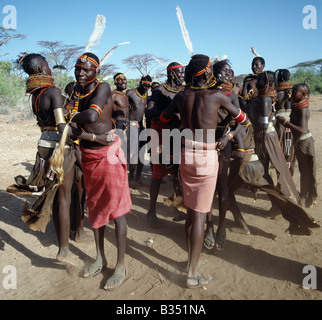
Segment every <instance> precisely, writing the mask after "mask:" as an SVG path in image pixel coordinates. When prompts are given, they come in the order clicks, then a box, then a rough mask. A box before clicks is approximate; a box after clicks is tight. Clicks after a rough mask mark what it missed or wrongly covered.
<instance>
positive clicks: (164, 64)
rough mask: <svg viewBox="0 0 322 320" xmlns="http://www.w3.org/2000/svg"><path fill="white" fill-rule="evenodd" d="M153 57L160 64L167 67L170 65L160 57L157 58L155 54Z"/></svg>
mask: <svg viewBox="0 0 322 320" xmlns="http://www.w3.org/2000/svg"><path fill="white" fill-rule="evenodd" d="M153 59H154V60H155V61H156V62H157V63H158V64H161V65H162V66H165V67H167V66H168V64H167V63H166V62H164V61H161V60H160V59H158V58H156V57H154V56H153Z"/></svg>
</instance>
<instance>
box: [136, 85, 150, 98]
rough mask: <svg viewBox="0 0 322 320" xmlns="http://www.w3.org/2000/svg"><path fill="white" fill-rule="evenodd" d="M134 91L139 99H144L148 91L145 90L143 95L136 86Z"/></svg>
mask: <svg viewBox="0 0 322 320" xmlns="http://www.w3.org/2000/svg"><path fill="white" fill-rule="evenodd" d="M135 93H136V94H137V95H138V97H139V98H141V99H146V98H147V96H148V93H147V92H146V93H145V94H144V96H142V95H141V94H140V93H139V91H138V88H136V89H135Z"/></svg>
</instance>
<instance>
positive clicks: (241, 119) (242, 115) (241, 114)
mask: <svg viewBox="0 0 322 320" xmlns="http://www.w3.org/2000/svg"><path fill="white" fill-rule="evenodd" d="M233 120H235V121H236V122H237V123H241V124H243V123H244V122H245V121H246V120H247V116H246V114H245V113H244V112H243V111H242V110H241V109H240V110H239V114H238V116H237V117H236V118H233Z"/></svg>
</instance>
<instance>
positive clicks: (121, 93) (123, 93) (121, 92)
mask: <svg viewBox="0 0 322 320" xmlns="http://www.w3.org/2000/svg"><path fill="white" fill-rule="evenodd" d="M113 93H117V94H120V95H122V96H124V95H125V94H126V92H123V91H119V90H116V89H115V90H113Z"/></svg>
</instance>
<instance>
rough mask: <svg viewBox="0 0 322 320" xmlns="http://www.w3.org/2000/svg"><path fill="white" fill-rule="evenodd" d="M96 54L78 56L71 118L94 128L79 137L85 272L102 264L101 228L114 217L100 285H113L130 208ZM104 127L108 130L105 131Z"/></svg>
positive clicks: (120, 268) (120, 270) (119, 277)
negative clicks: (110, 260)
mask: <svg viewBox="0 0 322 320" xmlns="http://www.w3.org/2000/svg"><path fill="white" fill-rule="evenodd" d="M98 74H99V59H98V58H97V56H96V55H94V54H92V53H84V54H83V55H82V56H80V57H79V58H78V59H77V62H76V65H75V78H76V81H77V85H76V87H75V90H74V94H73V99H74V101H75V104H78V113H76V114H75V115H74V116H73V118H72V121H73V122H75V123H77V125H78V126H79V127H81V128H82V129H83V130H84V131H86V132H89V133H91V134H92V139H91V141H85V140H81V143H80V148H81V151H82V169H83V175H84V185H85V190H86V194H87V201H86V204H87V208H88V216H89V221H90V222H91V223H92V227H93V230H94V237H95V243H96V252H97V256H96V260H95V261H94V263H92V264H91V265H90V266H89V267H88V268H86V270H85V273H84V277H85V278H90V277H94V276H96V275H97V274H99V273H100V272H101V271H102V269H103V268H104V267H105V266H106V264H107V261H106V258H105V253H104V231H105V226H106V224H107V223H108V222H109V221H110V220H114V223H115V236H116V242H117V251H118V253H117V263H116V267H115V271H114V274H113V275H112V276H111V277H110V278H109V279H108V280H107V282H106V284H105V286H104V289H105V290H108V291H112V290H115V289H116V288H117V287H118V286H119V285H120V284H121V283H122V282H123V281H124V279H125V276H126V268H125V261H124V258H125V247H126V237H127V224H126V218H125V215H126V214H127V213H128V212H129V211H130V208H131V205H132V203H131V198H130V192H129V186H128V178H127V168H126V161H125V157H124V154H123V152H122V149H121V140H120V138H119V137H118V136H116V135H114V133H113V131H112V130H113V122H112V118H111V116H112V111H113V102H112V93H111V89H110V86H109V84H108V83H100V81H99V80H98V78H97V76H98ZM107 133H108V134H107ZM103 134H107V140H108V141H110V143H109V145H108V146H103V145H102V144H100V143H98V142H97V139H96V137H97V135H103Z"/></svg>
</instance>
